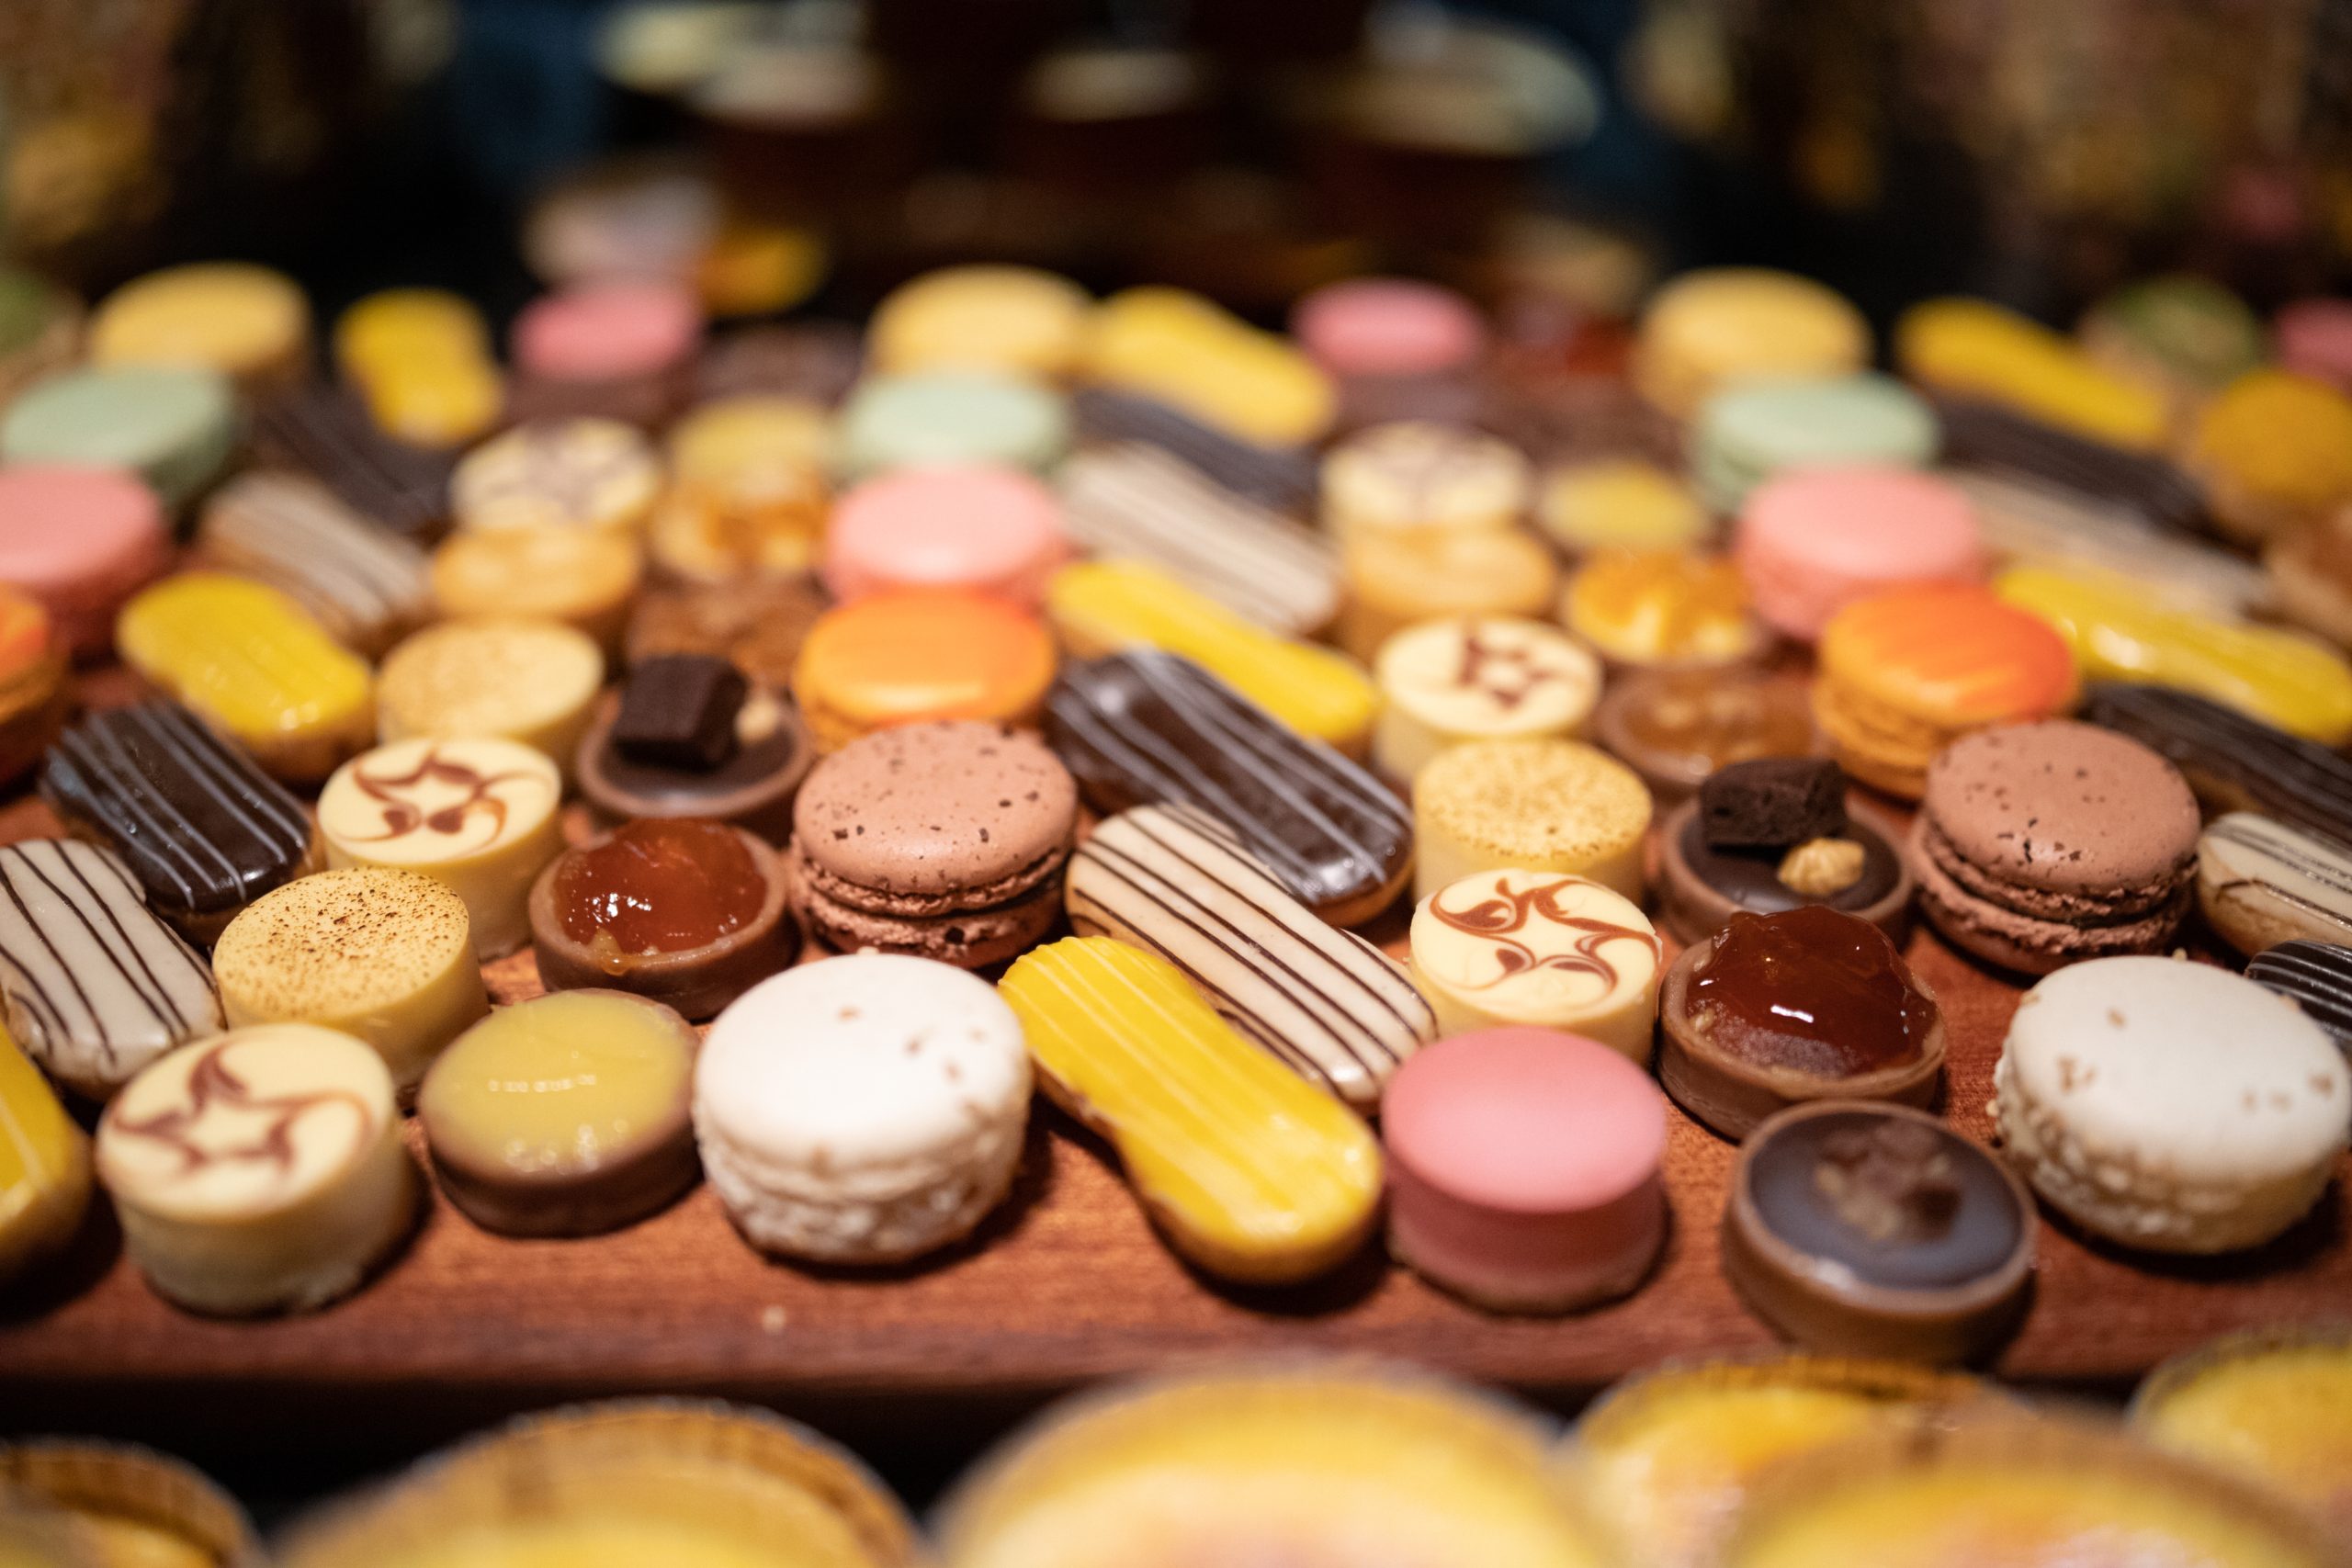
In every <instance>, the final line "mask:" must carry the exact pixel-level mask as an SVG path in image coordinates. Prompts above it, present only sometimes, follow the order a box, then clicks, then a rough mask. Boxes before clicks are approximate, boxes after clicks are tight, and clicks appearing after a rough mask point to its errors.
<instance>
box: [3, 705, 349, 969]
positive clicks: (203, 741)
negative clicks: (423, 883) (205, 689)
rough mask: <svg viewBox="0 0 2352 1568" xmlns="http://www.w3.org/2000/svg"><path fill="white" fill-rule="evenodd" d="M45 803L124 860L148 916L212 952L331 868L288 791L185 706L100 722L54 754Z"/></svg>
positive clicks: (64, 740)
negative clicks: (223, 933)
mask: <svg viewBox="0 0 2352 1568" xmlns="http://www.w3.org/2000/svg"><path fill="white" fill-rule="evenodd" d="M40 793H41V798H42V799H43V800H45V801H47V802H48V803H49V807H50V809H51V810H52V811H54V812H56V813H57V816H58V818H59V819H60V820H61V821H63V822H64V823H66V824H67V825H68V826H70V827H72V828H73V829H74V830H75V831H77V832H79V833H81V834H82V835H83V836H85V837H86V838H91V839H95V840H98V841H100V842H102V843H105V844H107V846H108V847H110V848H111V849H113V851H114V852H115V853H116V854H117V855H118V856H119V858H120V860H121V862H122V863H123V864H124V865H126V866H128V867H129V868H130V873H131V874H132V875H133V876H134V877H136V878H137V879H138V881H139V885H140V886H141V888H142V889H143V890H144V891H145V893H146V897H147V906H148V908H151V909H153V910H154V911H155V912H156V913H157V914H159V915H161V916H162V917H163V918H164V919H165V920H167V921H169V922H170V923H171V925H172V927H173V928H174V929H175V930H176V931H178V932H179V933H180V934H181V935H182V936H184V937H186V938H187V939H188V940H189V941H190V942H196V943H198V945H200V946H206V947H209V946H210V945H211V944H212V941H213V939H214V938H216V937H218V936H219V935H220V929H221V928H222V927H223V926H225V925H227V924H228V923H229V921H230V919H232V918H233V917H234V916H235V915H236V913H237V911H238V910H240V909H243V908H244V907H245V906H246V905H248V904H250V903H252V902H253V901H254V899H255V898H258V897H261V896H262V895H263V894H265V893H266V892H268V891H269V890H270V889H271V888H273V887H277V886H283V885H284V884H286V883H288V882H290V881H292V880H293V879H294V878H296V877H298V876H301V875H303V874H306V873H309V872H312V871H316V870H318V869H319V865H320V850H319V838H318V833H317V831H316V830H315V829H313V828H312V827H311V818H310V814H309V813H308V812H306V811H304V810H303V809H302V803H301V802H300V800H298V799H297V798H295V796H294V795H292V794H291V793H289V792H288V790H287V788H286V786H285V785H284V784H279V783H278V782H277V780H276V779H273V778H271V777H270V776H269V775H268V774H267V773H264V772H262V771H261V769H260V767H259V766H257V765H256V764H255V763H254V761H253V759H252V758H250V757H248V756H247V755H246V754H245V753H243V751H240V750H237V749H236V748H235V747H233V746H231V745H229V744H228V743H227V742H225V741H223V740H222V739H220V736H219V735H218V734H217V733H216V732H215V731H213V730H211V729H209V728H206V727H205V725H204V724H203V723H201V722H200V721H199V720H198V718H197V716H195V715H194V714H192V713H190V712H189V711H188V710H187V709H186V708H184V707H182V706H180V705H179V704H177V703H174V702H160V701H159V702H145V703H136V704H133V705H130V706H128V707H120V708H111V709H107V710H106V711H104V712H100V713H94V714H90V715H88V716H85V717H84V718H82V719H81V720H79V721H78V722H76V723H75V724H74V726H73V727H72V728H69V729H67V730H66V731H65V732H64V733H63V734H62V735H61V736H60V737H58V739H57V743H56V745H55V746H54V747H52V748H51V751H50V755H49V763H48V766H47V767H46V768H44V769H43V770H42V773H41V778H40Z"/></svg>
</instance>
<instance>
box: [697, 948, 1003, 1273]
mask: <svg viewBox="0 0 2352 1568" xmlns="http://www.w3.org/2000/svg"><path fill="white" fill-rule="evenodd" d="M1009 999H1011V998H1000V997H999V996H998V995H997V993H996V992H995V991H994V990H993V989H992V988H991V987H989V986H988V985H987V984H986V983H985V982H983V981H981V980H978V979H976V978H974V977H972V976H969V975H967V974H965V973H963V972H962V971H961V970H959V969H956V968H952V967H950V966H949V965H947V964H938V963H933V962H932V961H930V960H928V959H922V958H912V957H905V956H901V955H899V954H895V953H857V954H854V955H852V956H849V957H843V958H829V959H825V960H823V961H821V962H820V963H816V964H809V965H808V966H807V967H805V968H801V969H796V970H794V971H793V972H792V973H790V974H788V975H778V976H775V977H774V978H772V979H769V980H765V981H763V982H762V983H761V984H760V985H758V986H757V987H753V988H752V990H750V991H748V992H746V993H745V994H744V995H743V996H742V997H741V998H737V999H736V1000H735V1001H734V1002H733V1003H731V1004H730V1005H729V1007H728V1009H727V1010H726V1011H725V1012H723V1013H721V1014H720V1015H719V1018H718V1022H717V1023H715V1024H713V1025H712V1026H711V1030H710V1037H709V1039H708V1040H707V1041H706V1042H705V1043H704V1045H703V1050H702V1055H701V1058H700V1060H699V1061H697V1062H696V1063H695V1075H694V1126H695V1141H696V1143H697V1144H698V1145H700V1147H701V1150H702V1162H703V1167H704V1168H705V1169H707V1171H708V1172H709V1173H710V1182H711V1185H712V1186H713V1187H714V1188H716V1189H718V1196H719V1201H721V1202H722V1203H724V1204H725V1205H726V1208H727V1213H728V1217H729V1219H730V1220H732V1221H733V1222H734V1224H735V1227H736V1229H737V1230H739V1231H741V1233H742V1234H743V1235H744V1237H745V1239H747V1240H748V1241H750V1242H751V1243H752V1246H754V1247H758V1248H759V1249H760V1250H761V1251H763V1252H766V1253H770V1254H773V1255H775V1256H779V1257H786V1258H809V1259H813V1260H815V1261H818V1262H823V1263H834V1264H883V1263H899V1262H903V1261H905V1260H906V1259H908V1258H919V1257H921V1256H922V1255H923V1254H925V1253H929V1252H935V1251H937V1250H938V1249H939V1248H941V1247H947V1246H949V1245H951V1244H953V1243H955V1242H957V1241H960V1240H962V1239H963V1238H964V1237H965V1236H967V1235H969V1234H970V1233H971V1231H972V1229H973V1227H974V1226H976V1225H978V1224H979V1223H980V1221H981V1220H982V1219H984V1218H986V1217H987V1215H988V1213H989V1211H990V1210H991V1209H994V1208H995V1207H996V1206H997V1205H998V1204H999V1203H1001V1202H1002V1201H1004V1196H1005V1193H1006V1191H1007V1190H1009V1189H1010V1188H1011V1186H1012V1175H1013V1171H1014V1168H1016V1167H1017V1166H1018V1165H1019V1164H1020V1160H1021V1149H1022V1140H1023V1134H1024V1133H1025V1131H1026V1129H1027V1126H1028V1122H1029V1099H1030V1065H1029V1060H1030V1059H1029V1054H1028V1052H1027V1051H1026V1050H1025V1049H1024V1048H1023V1034H1022V1028H1023V1026H1022V1024H1021V1023H1020V1022H1019V1021H1016V1019H1015V1017H1014V1013H1015V1008H1013V1007H1008V1006H1007V1005H1006V1002H1007V1000H1009Z"/></svg>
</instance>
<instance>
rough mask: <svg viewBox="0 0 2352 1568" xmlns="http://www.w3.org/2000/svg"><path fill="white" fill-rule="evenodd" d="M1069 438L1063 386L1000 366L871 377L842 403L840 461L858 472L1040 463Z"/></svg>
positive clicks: (1055, 457) (1046, 464)
mask: <svg viewBox="0 0 2352 1568" xmlns="http://www.w3.org/2000/svg"><path fill="white" fill-rule="evenodd" d="M1069 441H1070V431H1069V408H1068V407H1067V406H1066V404H1065V403H1064V401H1063V400H1062V396H1061V394H1060V393H1058V392H1057V391H1055V390H1054V389H1052V388H1050V387H1047V386H1045V385H1043V384H1042V383H1039V382H1035V381H1030V380H1024V379H1023V378H1019V377H1015V376H1008V375H1005V374H1003V373H1001V372H998V371H984V370H944V369H943V370H926V371H922V372H919V373H914V374H909V375H902V376H870V377H868V378H866V379H865V380H864V381H863V382H861V383H859V385H858V388H857V390H855V391H854V392H853V393H851V394H850V399H849V401H848V402H847V403H846V404H845V405H843V407H842V424H841V445H840V449H839V454H838V461H839V464H840V467H841V469H842V473H843V474H845V475H846V476H848V477H849V478H851V479H862V478H865V476H867V475H869V474H878V473H880V472H882V471H883V470H885V469H887V468H915V467H919V466H923V465H928V464H936V463H1002V464H1005V465H1006V466H1008V467H1011V468H1033V469H1041V468H1051V467H1052V466H1053V465H1054V464H1055V463H1057V462H1058V461H1060V459H1061V457H1062V454H1063V453H1064V452H1066V451H1068V450H1069Z"/></svg>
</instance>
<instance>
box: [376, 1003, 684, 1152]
mask: <svg viewBox="0 0 2352 1568" xmlns="http://www.w3.org/2000/svg"><path fill="white" fill-rule="evenodd" d="M693 1066H694V1062H693V1056H692V1040H691V1037H689V1036H687V1035H685V1034H684V1032H683V1030H682V1029H681V1028H680V1027H679V1025H678V1021H677V1020H676V1019H675V1017H674V1016H673V1015H670V1014H666V1013H664V1012H663V1011H662V1010H660V1009H658V1008H654V1007H650V1006H648V1005H646V1004H645V1003H642V1002H639V1001H637V1000H635V999H634V998H627V997H615V996H606V995H599V994H596V993H594V992H577V991H574V992H564V991H559V992H555V993H553V994H551V995H548V996H544V997H539V998H535V999H533V1000H531V1001H526V1002H523V1003H521V1004H519V1005H517V1006H515V1007H510V1008H501V1009H500V1010H497V1011H496V1012H493V1013H492V1014H491V1015H490V1017H488V1018H486V1019H484V1020H483V1021H481V1022H480V1023H478V1024H476V1025H474V1027H473V1028H471V1029H469V1030H468V1031H467V1032H465V1033H464V1034H463V1035H461V1036H460V1037H459V1038H458V1041H457V1043H455V1044H453V1045H451V1046H450V1047H449V1049H448V1051H447V1053H445V1054H444V1055H443V1056H442V1058H441V1060H440V1061H439V1062H437V1063H436V1064H435V1067H434V1072H433V1076H432V1078H431V1081H429V1082H428V1083H427V1084H426V1085H425V1089H424V1095H423V1097H422V1099H421V1100H420V1102H419V1107H418V1108H419V1111H421V1113H422V1114H423V1115H424V1118H425V1121H426V1123H427V1125H428V1126H429V1127H430V1128H431V1130H432V1135H433V1141H434V1145H435V1148H436V1149H439V1148H443V1147H447V1146H452V1145H454V1146H458V1147H459V1148H460V1149H461V1150H462V1152H463V1153H464V1154H465V1155H466V1156H467V1157H468V1158H469V1160H470V1161H471V1162H473V1163H475V1164H478V1165H483V1166H494V1167H499V1168H504V1169H506V1170H509V1171H511V1172H513V1173H514V1174H515V1175H517V1176H533V1175H538V1174H541V1173H556V1174H560V1173H562V1172H565V1171H584V1170H596V1169H599V1168H603V1167H604V1166H605V1165H606V1164H608V1163H610V1162H611V1161H613V1160H615V1159H616V1158H622V1157H626V1156H628V1155H630V1154H632V1153H634V1152H636V1151H637V1150H638V1149H639V1148H641V1147H642V1146H644V1145H645V1143H646V1142H647V1140H648V1139H658V1138H660V1137H661V1136H662V1128H663V1127H664V1126H667V1125H671V1124H672V1123H674V1122H677V1119H678V1117H679V1116H680V1115H681V1114H682V1112H683V1107H684V1104H685V1086H686V1078H687V1075H688V1073H689V1072H690V1071H691V1070H692V1068H693Z"/></svg>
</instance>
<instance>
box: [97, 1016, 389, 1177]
mask: <svg viewBox="0 0 2352 1568" xmlns="http://www.w3.org/2000/svg"><path fill="white" fill-rule="evenodd" d="M236 1044H237V1043H236V1042H235V1041H234V1040H224V1041H222V1042H221V1043H219V1044H218V1045H215V1046H213V1047H211V1048H210V1049H209V1050H208V1051H205V1052H204V1053H203V1054H202V1055H198V1057H197V1059H196V1061H195V1063H194V1064H193V1065H192V1066H190V1067H189V1068H188V1077H187V1090H188V1097H187V1103H186V1104H184V1105H175V1106H172V1107H170V1108H169V1109H167V1110H164V1111H157V1112H156V1113H155V1114H154V1115H153V1116H149V1117H145V1118H143V1119H141V1120H139V1121H132V1120H130V1118H128V1117H120V1118H118V1119H117V1120H116V1121H115V1122H114V1123H113V1126H114V1130H115V1132H117V1133H118V1134H122V1135H123V1136H125V1137H133V1138H146V1139H149V1140H151V1141H153V1142H155V1143H160V1144H162V1145H164V1146H165V1147H167V1148H169V1149H171V1150H172V1151H173V1152H174V1153H175V1154H176V1155H178V1156H180V1168H179V1171H178V1173H177V1175H178V1177H179V1178H180V1179H187V1178H188V1177H190V1176H193V1175H195V1174H196V1173H197V1172H198V1171H200V1170H203V1169H204V1168H207V1167H209V1166H215V1165H225V1164H232V1163H239V1162H243V1161H262V1162H266V1163H267V1164H269V1165H272V1166H275V1167H276V1168H277V1172H278V1174H279V1176H281V1177H288V1176H291V1175H292V1174H293V1171H294V1159H295V1151H294V1127H295V1124H296V1123H297V1122H300V1121H301V1119H302V1118H303V1117H304V1116H306V1115H308V1114H309V1113H310V1112H311V1111H315V1110H317V1109H318V1108H319V1107H320V1106H322V1105H337V1104H340V1105H346V1106H349V1107H350V1108H351V1111H352V1113H353V1114H354V1115H355V1116H356V1117H357V1118H358V1121H359V1127H358V1135H357V1138H356V1141H355V1145H354V1150H353V1152H354V1153H356V1152H357V1151H358V1150H359V1149H362V1148H365V1147H366V1146H367V1144H368V1136H369V1134H371V1133H372V1132H373V1131H374V1129H375V1124H376V1118H375V1116H374V1114H373V1113H372V1112H371V1111H369V1110H368V1103H367V1101H365V1100H361V1099H360V1098H359V1096H357V1095H356V1094H354V1093H353V1092H351V1091H350V1090H349V1089H320V1090H317V1091H316V1092H313V1093H310V1094H292V1095H278V1096H274V1097H268V1098H263V1097H258V1096H256V1095H254V1092H253V1089H252V1088H251V1086H250V1085H248V1084H247V1083H246V1082H245V1080H244V1079H243V1078H241V1077H238V1076H237V1075H236V1074H235V1073H233V1072H232V1071H231V1070H230V1068H229V1063H228V1055H229V1053H230V1052H231V1051H232V1050H234V1049H235V1048H236ZM215 1104H220V1105H225V1106H229V1107H232V1108H233V1109H235V1110H237V1111H249V1112H275V1113H276V1114H275V1115H274V1116H273V1117H272V1119H271V1121H270V1122H269V1123H268V1125H267V1126H266V1128H265V1129H264V1130H263V1132H262V1134H261V1136H260V1137H259V1138H258V1139H257V1140H256V1141H254V1143H251V1144H248V1145H243V1146H242V1147H232V1148H228V1149H225V1150H218V1151H216V1150H212V1149H208V1148H206V1147H205V1146H204V1145H201V1144H199V1143H198V1142H197V1140H196V1134H197V1133H198V1131H199V1130H200V1129H201V1128H202V1126H203V1124H204V1121H205V1117H206V1113H207V1112H209V1111H211V1109H212V1108H213V1106H214V1105H215Z"/></svg>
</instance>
